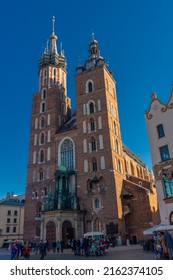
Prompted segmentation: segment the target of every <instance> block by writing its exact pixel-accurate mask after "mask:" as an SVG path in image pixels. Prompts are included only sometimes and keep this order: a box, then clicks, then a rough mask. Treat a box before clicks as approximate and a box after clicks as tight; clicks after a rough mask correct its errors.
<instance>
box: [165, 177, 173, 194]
mask: <svg viewBox="0 0 173 280" xmlns="http://www.w3.org/2000/svg"><path fill="white" fill-rule="evenodd" d="M163 184H164V188H165V196H166V198H168V197H173V177H172V178H171V179H168V177H167V175H163Z"/></svg>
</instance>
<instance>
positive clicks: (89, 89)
mask: <svg viewBox="0 0 173 280" xmlns="http://www.w3.org/2000/svg"><path fill="white" fill-rule="evenodd" d="M92 91H93V84H92V83H91V82H89V83H88V92H92Z"/></svg>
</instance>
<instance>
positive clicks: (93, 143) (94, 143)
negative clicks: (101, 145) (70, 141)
mask: <svg viewBox="0 0 173 280" xmlns="http://www.w3.org/2000/svg"><path fill="white" fill-rule="evenodd" d="M91 151H92V152H94V151H96V141H95V138H94V137H92V138H91Z"/></svg>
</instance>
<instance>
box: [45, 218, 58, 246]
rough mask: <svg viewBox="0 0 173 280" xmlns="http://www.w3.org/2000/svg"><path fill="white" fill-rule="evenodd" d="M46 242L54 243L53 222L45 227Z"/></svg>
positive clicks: (54, 231)
mask: <svg viewBox="0 0 173 280" xmlns="http://www.w3.org/2000/svg"><path fill="white" fill-rule="evenodd" d="M46 240H48V241H49V242H50V244H52V242H53V241H56V226H55V223H54V222H53V221H50V222H48V223H47V225H46Z"/></svg>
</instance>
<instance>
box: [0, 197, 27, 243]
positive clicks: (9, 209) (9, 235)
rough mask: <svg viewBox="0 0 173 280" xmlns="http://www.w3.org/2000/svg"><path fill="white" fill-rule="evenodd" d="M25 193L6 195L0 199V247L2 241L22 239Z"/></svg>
mask: <svg viewBox="0 0 173 280" xmlns="http://www.w3.org/2000/svg"><path fill="white" fill-rule="evenodd" d="M24 205H25V195H14V194H13V193H7V196H6V197H5V198H3V199H1V200H0V247H2V246H3V244H4V242H8V241H10V240H16V239H23V224H24Z"/></svg>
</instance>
